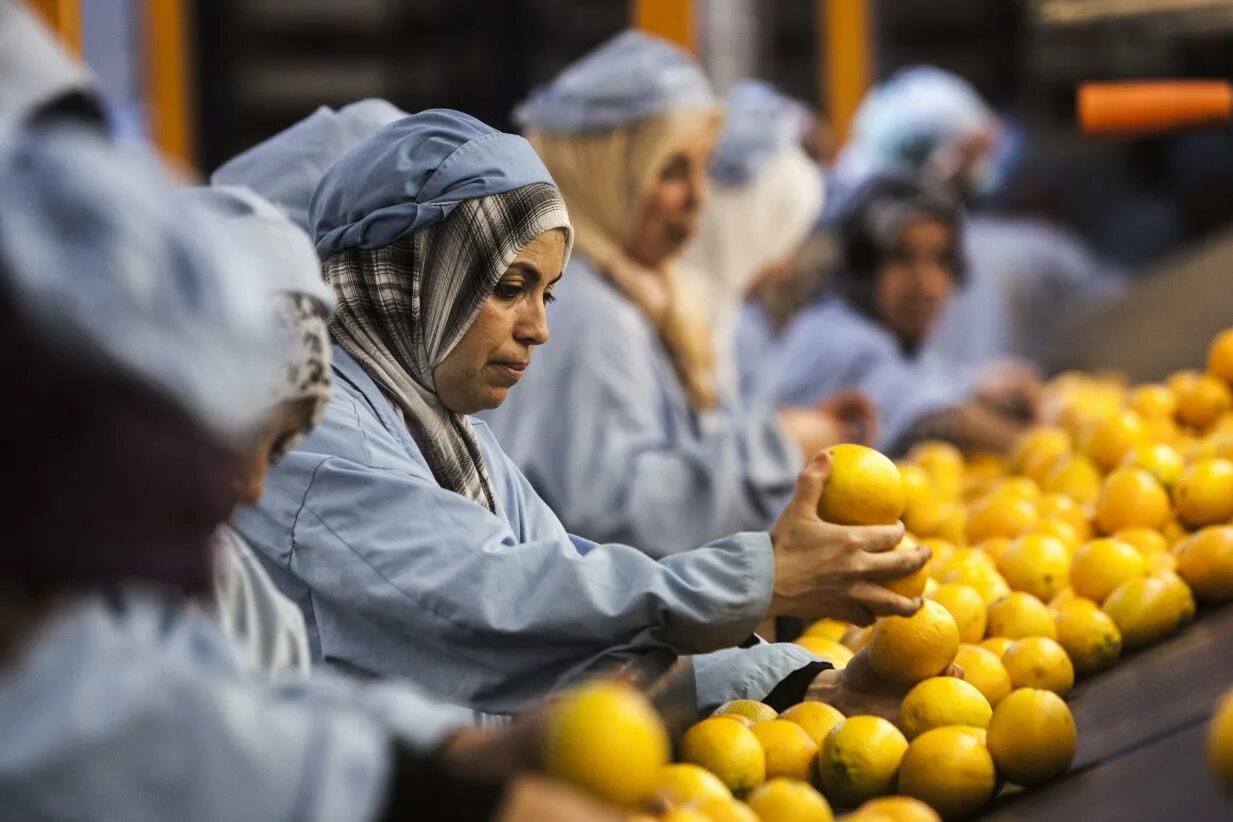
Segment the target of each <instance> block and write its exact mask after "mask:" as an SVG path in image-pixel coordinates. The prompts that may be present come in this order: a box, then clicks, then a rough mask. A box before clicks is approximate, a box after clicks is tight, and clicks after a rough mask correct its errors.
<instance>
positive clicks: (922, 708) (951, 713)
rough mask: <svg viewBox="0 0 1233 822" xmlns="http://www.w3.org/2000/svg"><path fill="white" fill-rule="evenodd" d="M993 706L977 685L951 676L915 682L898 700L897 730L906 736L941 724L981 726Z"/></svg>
mask: <svg viewBox="0 0 1233 822" xmlns="http://www.w3.org/2000/svg"><path fill="white" fill-rule="evenodd" d="M992 715H993V709H992V708H991V707H990V706H989V700H987V699H985V696H984V694H982V693H981V692H980V689H979V688H977V687H976V686H975V685H973V684H971V683H970V682H966V681H964V680H962V679H957V678H955V677H953V676H935V677H931V678H930V679H926V680H924V681H923V682H918V683H917V684H916V685H914V686H913V687H912V690H910V691H908V694H907V696H905V697H904V698H903V702H901V703H900V704H899V730H901V731H903V735H904V736H906V737H907V738H908V739H915V738H916V737H918V736H920V735H921V734H923V733H924V732H925V731H930V730H933V729H934V728H941V727H942V726H944V725H967V726H969V727H973V728H983V727H985V726H986V725H988V724H989V717H990V716H992Z"/></svg>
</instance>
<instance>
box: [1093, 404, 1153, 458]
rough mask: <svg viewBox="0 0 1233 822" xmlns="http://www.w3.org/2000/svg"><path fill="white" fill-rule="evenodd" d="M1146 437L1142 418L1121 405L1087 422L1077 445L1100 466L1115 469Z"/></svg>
mask: <svg viewBox="0 0 1233 822" xmlns="http://www.w3.org/2000/svg"><path fill="white" fill-rule="evenodd" d="M1144 437H1145V433H1144V430H1143V420H1142V419H1140V418H1139V415H1138V414H1136V413H1135V412H1134V411H1131V410H1129V409H1126V408H1122V409H1118V410H1116V411H1112V412H1110V413H1108V414H1105V415H1102V416H1101V417H1099V418H1098V419H1097V420H1096V421H1095V422H1094V423H1092V424H1091V425H1089V426H1086V427H1085V428H1084V430H1083V431H1082V432H1080V434H1079V437H1078V440H1077V442H1076V445H1077V446H1078V448H1079V450H1080V451H1081V452H1083V453H1084V454H1086V455H1087V456H1088V457H1089V458H1090V459H1091V460H1092V462H1093V463H1095V464H1096V466H1097V467H1098V468H1100V469H1102V470H1105V471H1112V470H1113V469H1114V468H1116V467H1117V464H1118V463H1119V462H1121V461H1122V460H1123V459H1124V458H1125V457H1126V452H1127V451H1129V450H1130V449H1132V448H1134V447H1135V446H1136V445H1138V444H1139V443H1140V442H1142V441H1143V439H1144Z"/></svg>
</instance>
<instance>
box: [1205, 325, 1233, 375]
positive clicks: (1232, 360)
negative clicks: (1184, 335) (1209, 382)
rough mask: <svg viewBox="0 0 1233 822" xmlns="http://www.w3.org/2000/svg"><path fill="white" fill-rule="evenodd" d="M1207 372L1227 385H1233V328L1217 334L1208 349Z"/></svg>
mask: <svg viewBox="0 0 1233 822" xmlns="http://www.w3.org/2000/svg"><path fill="white" fill-rule="evenodd" d="M1207 371H1208V373H1209V374H1211V375H1212V376H1214V377H1218V378H1220V379H1222V380H1224V381H1225V382H1227V383H1233V328H1228V329H1225V330H1224V331H1221V332H1220V333H1219V334H1217V335H1216V336H1215V337H1214V338H1213V339H1212V343H1211V345H1210V346H1208V349H1207Z"/></svg>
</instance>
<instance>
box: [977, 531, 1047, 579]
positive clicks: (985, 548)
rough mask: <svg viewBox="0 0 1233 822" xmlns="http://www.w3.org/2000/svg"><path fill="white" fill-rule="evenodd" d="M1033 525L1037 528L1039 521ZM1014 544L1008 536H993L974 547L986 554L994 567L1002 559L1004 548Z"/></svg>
mask: <svg viewBox="0 0 1233 822" xmlns="http://www.w3.org/2000/svg"><path fill="white" fill-rule="evenodd" d="M1033 527H1034V528H1039V527H1040V523H1037V524H1036V525H1035V526H1033ZM1014 544H1015V541H1014V540H1013V539H1009V538H1008V537H994V538H993V539H987V540H985V541H984V542H982V543H980V544H979V545H977V546H976V547H977V548H978V549H979V550H980V551H981V552H983V553H984V554H986V555H987V556H988V557H989V559H991V560H993V566H994V567H995V568H996V567H997V564H998V563H999V562H1000V561H1001V560H1002V554H1004V553H1006V549H1007V548H1009V547H1010V546H1012V545H1014Z"/></svg>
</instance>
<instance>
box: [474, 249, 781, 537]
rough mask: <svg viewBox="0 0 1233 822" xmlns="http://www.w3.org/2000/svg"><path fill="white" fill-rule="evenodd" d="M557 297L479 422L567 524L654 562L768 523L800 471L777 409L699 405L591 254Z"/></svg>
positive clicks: (576, 259) (575, 261)
mask: <svg viewBox="0 0 1233 822" xmlns="http://www.w3.org/2000/svg"><path fill="white" fill-rule="evenodd" d="M557 297H558V301H557V303H556V304H554V305H553V306H552V307H551V309H550V311H549V328H550V330H551V339H550V340H549V342H548V344H547V345H544V346H541V347H539V348H537V349H536V350H535V352H534V355H533V357H532V364H531V367H530V368H528V369H527V371H526V372H525V373H524V375H523V378H522V380H521V382H520V383H519V384H518V385H516V386H515V387H514V388H513V389H512V390H511V391H510V394H509V397H508V398H507V399H506V401H505V403H504V405H502V406H501V407H500V408H498V409H496V410H495V411H490V412H487V413H486V414H484V415H483V416H484V418H485V419H486V420H487V421H488V423H489V424H490V425H491V426H492V429H493V431H494V432H495V433H496V435H497V439H498V440H499V441H500V442H501V445H502V446H503V447H504V448H505V451H506V453H508V454H509V455H510V457H511V458H512V459H513V460H514V462H515V463H516V464H517V465H518V467H519V468H520V469H522V472H523V473H524V474H526V476H527V479H529V480H530V481H531V484H532V485H533V486H534V487H535V489H536V490H537V491H538V492H539V493H540V494H541V495H542V496H543V498H544V500H546V501H547V503H548V505H549V506H551V508H552V510H553V511H555V512H556V513H557V515H558V516H560V518H561V521H562V522H563V523H565V527H566V528H568V529H569V530H570V531H571V532H573V533H575V534H582V535H584V536H586V537H588V538H589V539H594V540H598V541H601V542H622V543H626V544H629V545H636V546H637V547H638V548H640V549H641V550H643V551H645V552H647V553H649V554H651V555H652V556H656V557H660V556H665V555H667V554H671V553H673V552H676V551H683V550H687V549H690V548H693V547H694V546H697V545H701V544H702V543H704V542H706V541H707V540H710V539H715V538H717V537H720V536H723V535H724V534H730V533H734V532H737V531H744V530H762V529H765V528H767V527H769V525H770V523H771V522H772V520H773V519H774V517H775V516H776V515H777V514H778V513H779V512H780V510H781V509H782V508H783V505H784V504H785V503H786V502H787V498H788V496H789V495H790V494H791V492H792V488H793V487H794V484H795V480H796V474H797V472H798V471H799V470H800V468H801V457H800V452H799V451H798V449H797V448H796V446H795V445H794V444H793V443H792V442H791V441H790V440H788V439H787V438H786V437H785V435H784V434H783V432H782V430H781V429H780V427H779V423H778V420H777V419H776V417H775V415H774V414H773V413H771V412H769V411H767V410H755V409H748V410H746V411H739V410H736V409H735V407H733V408H722V409H718V410H715V411H708V412H704V413H701V414H698V413H695V412H694V411H693V410H692V409H691V408H690V405H689V402H688V400H687V399H686V396H685V391H684V388H683V387H682V386H681V382H680V380H679V379H678V378H677V375H676V372H675V371H674V370H673V366H672V362H671V360H670V359H669V356H668V353H667V351H666V350H665V349H664V347H663V345H662V343H661V342H660V340H659V338H658V335H657V334H656V332H655V331H654V329H653V328H652V327H651V325H650V324H649V323H648V322H647V321H646V319H645V318H644V317H643V315H642V313H641V312H640V311H639V310H638V309H637V308H636V307H635V306H634V305H633V304H632V303H631V302H629V300H627V299H625V297H624V296H623V295H622V294H620V293H619V292H618V291H617V290H616V288H615V287H614V286H613V285H612V284H611V283H610V282H609V281H608V280H607V279H606V278H604V277H603V276H602V275H600V274H599V273H598V272H597V271H596V270H595V269H594V267H593V266H592V265H591V263H590V261H589V260H587V259H585V258H584V257H583V256H582V255H580V254H574V256H573V258H572V259H571V260H570V263H569V266H568V269H567V271H566V274H565V277H564V279H563V280H562V281H561V284H560V286H559V287H558V289H557ZM735 405H736V403H735V402H734V403H733V406H735Z"/></svg>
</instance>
